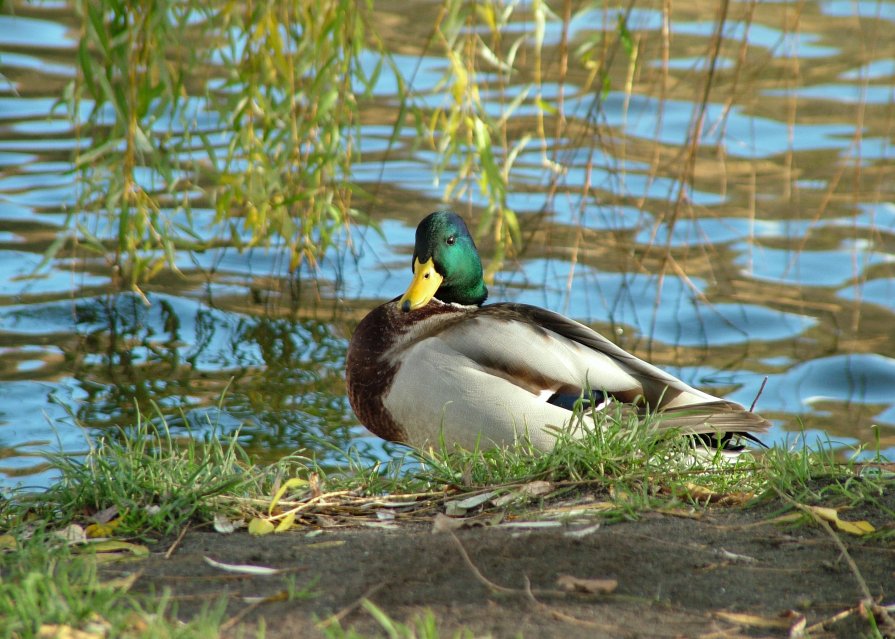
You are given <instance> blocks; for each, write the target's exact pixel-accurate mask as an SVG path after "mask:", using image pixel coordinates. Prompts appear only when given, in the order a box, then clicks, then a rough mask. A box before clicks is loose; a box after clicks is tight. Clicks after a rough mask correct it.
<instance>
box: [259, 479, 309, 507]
mask: <svg viewBox="0 0 895 639" xmlns="http://www.w3.org/2000/svg"><path fill="white" fill-rule="evenodd" d="M307 485H308V480H307V479H301V478H300V477H293V478H292V479H289V480H287V481H286V482H285V483H284V484H283V485H282V486H280V489H279V490H278V491H277V492H276V493H275V494H274V496H273V499H271V500H270V508H268V509H267V514H268V515H272V514H273V509H274V508H276V507H277V504H278V503H280V500H281V499H282V498H283V495H285V494H286V491H287V490H291V489H293V488H298V487H300V486H307Z"/></svg>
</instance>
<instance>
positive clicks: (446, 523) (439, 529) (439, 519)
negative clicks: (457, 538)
mask: <svg viewBox="0 0 895 639" xmlns="http://www.w3.org/2000/svg"><path fill="white" fill-rule="evenodd" d="M465 525H466V521H465V520H463V519H457V518H454V517H448V516H447V515H442V514H441V513H437V514H436V515H435V520H434V521H433V522H432V532H433V533H443V532H450V531H452V530H459V529H460V528H463V527H464V526H465Z"/></svg>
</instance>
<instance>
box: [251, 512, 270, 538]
mask: <svg viewBox="0 0 895 639" xmlns="http://www.w3.org/2000/svg"><path fill="white" fill-rule="evenodd" d="M274 530H276V526H274V525H273V524H272V523H270V522H269V521H267V520H266V519H261V518H260V517H253V518H252V521H250V522H249V534H250V535H254V536H255V537H260V536H262V535H269V534H270V533H272V532H273V531H274Z"/></svg>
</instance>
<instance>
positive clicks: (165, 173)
mask: <svg viewBox="0 0 895 639" xmlns="http://www.w3.org/2000/svg"><path fill="white" fill-rule="evenodd" d="M75 7H76V10H77V12H78V16H79V17H80V19H81V37H80V44H79V47H78V72H79V73H78V76H77V77H76V79H75V80H74V81H73V83H72V84H71V85H70V87H69V91H68V92H67V96H66V98H67V105H68V109H69V113H70V115H71V117H72V119H73V120H74V121H75V123H76V125H77V126H78V134H79V137H80V139H81V141H82V146H81V147H79V151H78V152H77V154H76V157H75V167H76V170H77V171H78V173H79V177H80V179H79V186H80V196H79V202H78V209H79V211H81V212H82V213H83V214H84V215H78V216H77V217H76V219H77V220H78V222H77V229H76V230H77V234H78V238H79V240H80V241H83V242H84V243H85V244H86V246H87V247H88V248H90V249H92V250H94V251H96V252H98V253H100V254H102V255H106V254H108V251H109V249H110V248H111V257H110V259H111V264H112V265H113V266H114V267H115V269H116V271H117V272H119V274H120V275H122V276H123V278H124V280H125V281H127V282H130V283H136V282H139V281H142V280H145V279H149V278H150V277H151V276H152V275H153V274H154V273H155V272H157V271H158V270H159V269H160V268H161V267H162V266H163V265H164V263H165V259H167V261H168V263H169V264H170V265H172V266H173V261H174V253H175V238H176V233H175V231H177V230H178V229H177V228H176V225H175V222H174V220H173V218H171V217H169V216H168V215H167V214H166V213H165V212H164V211H163V207H162V202H161V201H160V199H159V196H158V194H159V193H173V192H174V190H175V189H177V188H178V184H177V182H178V178H177V173H176V164H175V163H174V162H173V161H172V160H171V158H170V157H169V155H168V154H167V153H165V152H164V150H163V148H162V143H161V140H159V139H158V137H157V135H156V134H155V133H154V130H155V129H156V128H157V127H160V126H161V123H163V122H164V121H166V120H167V119H168V118H170V117H171V115H172V114H174V113H177V112H178V111H179V108H180V106H181V96H182V95H183V92H184V82H183V80H184V78H183V74H184V69H183V61H182V60H170V59H169V58H168V56H169V55H172V54H173V53H174V52H175V51H183V49H182V48H178V47H177V46H175V45H176V44H177V43H179V42H181V41H182V40H183V39H184V37H185V30H186V25H187V21H188V18H189V16H190V15H191V12H190V11H188V10H184V7H183V6H181V5H178V4H176V3H174V2H169V1H168V0H153V1H152V2H148V3H143V2H132V1H130V0H107V1H106V2H102V3H96V2H87V1H84V0H78V1H77V2H76V3H75ZM82 108H86V109H88V110H89V115H88V117H87V120H86V121H85V122H82V121H81V110H82ZM91 212H95V213H97V214H99V215H96V216H95V217H94V218H93V219H92V220H91V219H89V218H88V217H86V214H89V213H91ZM186 230H187V231H188V230H189V229H186ZM110 243H111V246H110V245H109V244H110ZM59 248H60V245H59V244H58V243H57V244H56V245H55V246H54V250H58V249H59Z"/></svg>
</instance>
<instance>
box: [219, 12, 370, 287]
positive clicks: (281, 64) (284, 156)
mask: <svg viewBox="0 0 895 639" xmlns="http://www.w3.org/2000/svg"><path fill="white" fill-rule="evenodd" d="M369 9H370V6H369V4H368V3H358V2H354V1H353V0H327V1H326V2H315V3H309V2H303V1H301V0H295V1H292V2H281V1H278V0H262V1H260V2H252V3H250V4H248V5H246V6H245V7H243V6H242V5H236V4H232V5H226V7H225V9H224V11H223V12H222V14H221V15H220V16H218V20H219V24H220V27H219V28H220V30H221V32H223V33H226V34H236V35H231V36H230V38H229V42H228V43H227V46H225V47H224V48H223V53H222V58H223V60H222V63H223V65H224V67H225V69H226V71H227V72H226V77H225V80H224V83H223V85H222V86H221V88H220V90H218V91H215V93H214V94H213V95H212V104H213V105H214V107H215V109H216V110H217V111H218V112H219V113H220V114H221V116H222V120H223V121H224V122H225V123H226V125H227V127H228V128H229V130H230V131H232V137H231V138H230V140H229V143H228V144H227V147H226V151H225V153H224V154H223V157H221V158H217V157H215V158H214V159H215V160H217V162H216V163H215V166H216V169H217V170H218V171H219V173H218V175H217V176H216V179H217V181H218V184H219V186H220V188H218V189H217V191H216V200H215V204H216V209H217V213H218V221H219V222H226V221H229V222H230V223H231V229H232V233H231V238H230V239H231V241H232V242H233V243H234V244H236V245H237V246H240V245H242V244H243V240H242V233H241V232H240V231H242V230H245V231H248V232H249V234H250V239H249V240H248V242H247V243H248V244H250V245H253V244H257V243H260V242H269V241H271V240H272V239H274V238H279V239H282V240H284V241H285V243H286V246H287V247H288V250H289V254H290V270H291V271H293V270H295V269H296V268H297V267H298V266H299V264H300V263H301V262H303V261H306V262H307V263H308V264H310V265H312V266H313V265H315V264H316V263H317V261H318V260H319V258H320V257H321V255H322V253H323V251H324V250H325V249H326V248H327V247H328V246H330V245H332V243H333V242H334V240H335V239H336V238H337V237H338V235H339V234H340V233H341V234H346V233H347V232H348V226H349V223H350V221H351V219H352V216H354V215H355V213H356V211H354V210H353V209H352V207H351V199H352V189H351V186H350V174H351V163H352V161H353V160H354V158H355V156H356V155H357V153H358V151H357V149H356V146H357V142H356V138H357V137H358V136H359V120H358V104H357V98H356V96H355V91H354V89H355V85H356V84H359V85H361V84H362V85H364V86H365V88H367V89H368V88H369V87H370V83H371V80H370V79H369V78H367V77H366V76H365V74H364V71H363V69H362V67H361V60H360V56H361V53H362V48H363V46H364V43H365V42H366V35H365V31H366V23H365V17H364V12H365V11H367V10H369ZM380 64H381V63H380ZM375 75H376V73H374V74H372V76H371V77H375ZM240 218H241V220H240ZM237 220H239V221H237Z"/></svg>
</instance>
